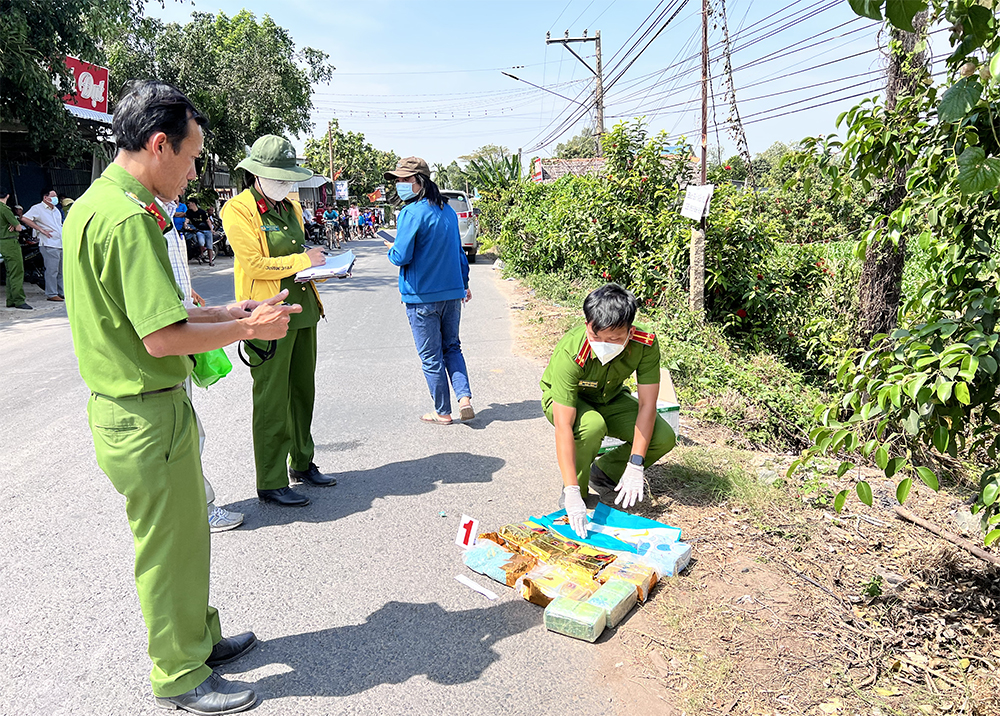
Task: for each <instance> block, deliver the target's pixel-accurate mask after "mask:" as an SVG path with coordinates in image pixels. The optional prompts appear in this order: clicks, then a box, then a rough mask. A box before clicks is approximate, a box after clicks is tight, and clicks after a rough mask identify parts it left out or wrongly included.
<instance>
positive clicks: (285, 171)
mask: <svg viewBox="0 0 1000 716" xmlns="http://www.w3.org/2000/svg"><path fill="white" fill-rule="evenodd" d="M237 167H238V168H239V169H244V170H246V171H247V172H248V174H249V175H250V176H249V178H250V179H251V181H249V182H248V183H249V184H250V187H249V188H248V189H246V190H244V191H242V192H240V193H239V194H237V195H236V196H234V197H233V198H232V199H230V200H229V201H227V202H226V204H225V206H223V207H222V211H221V212H219V213H220V215H221V217H222V225H223V227H224V228H225V231H226V238H227V239H228V240H229V245H230V246H232V247H233V253H234V254H235V255H236V264H235V266H234V267H233V279H234V281H235V284H236V298H237V299H254V300H260V298H261V297H263V296H270V295H273V294H274V293H277V292H278V291H280V290H282V289H284V290H286V291H288V302H289V303H290V304H298V305H299V306H300V307H301V312H300V313H299V314H298V315H296V316H293V317H292V319H291V321H290V322H289V324H288V335H287V336H285V337H284V338H282V339H281V340H280V341H278V342H277V344H276V345H275V346H274V355H273V357H272V358H270V359H268V360H265V361H263V362H261V361H260V360H259V356H254V355H253V354H254V353H255V352H256V351H255V350H254V349H253V348H251V350H250V353H251V356H250V362H251V364H252V366H253V367H252V368H251V373H252V375H253V452H254V461H255V463H256V466H257V497H258V498H259V499H260V500H261V501H262V502H271V503H274V504H277V505H281V506H283V507H303V506H305V505H308V504H309V498H308V497H306V496H305V495H304V494H302V493H300V492H297V491H295V490H293V489H292V488H291V487H290V486H289V480H290V479H291V480H295V481H297V482H304V483H308V484H310V485H314V486H319V487H331V486H333V485H336V484H337V480H336V478H334V477H333V476H331V475H324V474H323V473H321V472H320V471H319V468H318V467H317V466H316V464H315V463H314V462H313V457H314V453H315V450H316V446H315V444H314V442H313V438H312V418H313V404H314V403H315V398H316V324H317V323H319V319H320V317H321V316H322V315H323V304H322V303H321V302H320V300H319V293H318V292H317V291H316V286H315V285H314V284H313V282H312V281H307V282H305V283H296V282H295V274H296V273H298V272H299V271H302V270H303V269H307V268H309V267H310V266H321V265H323V264H324V263H326V259H325V258H324V257H323V250H322V249H321V248H312V249H309V250H308V251H307V250H306V247H305V240H306V235H305V226H304V225H303V223H302V207H301V205H300V204H299V203H298V202H297V201H291V200H289V199H287V198H286V197H287V196H288V193H289V192H290V191H291V189H292V187H293V186H294V185H295V182H297V181H303V180H305V179H308V178H309V177H311V176H312V172H311V171H310V170H309V169H304V168H303V167H299V166H297V165H296V162H295V148H294V147H293V146H292V143H291V142H289V141H288V140H287V139H284V138H283V137H279V136H276V135H265V136H263V137H261V138H259V139H258V140H257V141H255V142H254V143H253V147H251V148H250V156H248V157H247V158H246V159H244V160H243V161H241V162H240V163H239V164H238V165H237ZM251 345H252V346H255V347H256V349H257V351H262V352H263V351H264V350H265V349H266V347H267V346H265V345H263V344H258V343H254V344H251Z"/></svg>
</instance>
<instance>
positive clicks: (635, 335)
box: [632, 331, 656, 346]
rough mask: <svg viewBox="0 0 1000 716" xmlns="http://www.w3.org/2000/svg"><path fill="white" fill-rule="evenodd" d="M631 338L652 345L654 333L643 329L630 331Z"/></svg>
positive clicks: (654, 338)
mask: <svg viewBox="0 0 1000 716" xmlns="http://www.w3.org/2000/svg"><path fill="white" fill-rule="evenodd" d="M632 340H633V341H635V342H636V343H641V344H642V345H644V346H651V345H653V341H655V340H656V334H655V333H646V332H645V331H632Z"/></svg>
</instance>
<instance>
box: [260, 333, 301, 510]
mask: <svg viewBox="0 0 1000 716" xmlns="http://www.w3.org/2000/svg"><path fill="white" fill-rule="evenodd" d="M255 345H259V346H260V347H261V348H264V347H265V346H266V343H265V342H262V341H256V342H255ZM250 373H251V375H252V376H253V456H254V463H255V465H256V467H257V489H258V490H279V489H281V488H282V487H287V486H288V468H289V466H290V467H291V468H292V469H293V470H300V471H305V470H308V469H309V463H310V462H312V459H313V454H314V452H315V450H316V446H315V444H313V439H312V416H313V404H314V403H315V400H316V326H309V327H307V328H296V329H293V330H290V331H288V334H287V335H286V336H285V337H284V338H282V339H281V340H279V341H278V346H277V349H276V351H275V354H274V357H273V358H271V359H270V360H269V361H265V362H264V363H263V364H261V365H259V366H257V367H256V368H251V369H250Z"/></svg>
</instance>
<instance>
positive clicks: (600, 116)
mask: <svg viewBox="0 0 1000 716" xmlns="http://www.w3.org/2000/svg"><path fill="white" fill-rule="evenodd" d="M573 42H593V43H594V49H595V51H596V53H597V63H596V64H597V69H594V68H593V67H591V66H590V64H589V63H588V62H587V61H586V60H585V59H583V58H582V57H580V55H578V54H577V53H576V52H575V51H574V50H573V48H572V47H570V43H573ZM553 43H556V44H559V45H563V46H565V48H566V49H567V50H569V51H570V52H571V53H572V54H573V56H574V57H575V58H576V59H578V60H580V62H582V63H583V66H584V67H586V68H587V69H588V70H590V71H591V72H592V73H593V74H594V80H595V82H596V84H595V86H594V108H595V109H596V110H597V120H596V124H597V131H596V135H597V156H601V155H602V154H603V153H604V152H603V149H602V147H601V137H603V136H604V69H603V67H602V66H601V31H600V30H598V31H597V33H596V34H595V35H594V36H593V37H587V31H586V30H584V31H583V37H570V36H569V30H567V31H566V36H565V37H556V38H553V37H552V36H551V34H550V33H545V44H546V45H551V44H553Z"/></svg>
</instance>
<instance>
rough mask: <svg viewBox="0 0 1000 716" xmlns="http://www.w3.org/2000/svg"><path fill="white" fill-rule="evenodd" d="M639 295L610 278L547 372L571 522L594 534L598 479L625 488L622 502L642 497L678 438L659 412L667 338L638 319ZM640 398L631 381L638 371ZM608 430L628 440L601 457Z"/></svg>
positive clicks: (545, 393) (549, 412) (545, 398)
mask: <svg viewBox="0 0 1000 716" xmlns="http://www.w3.org/2000/svg"><path fill="white" fill-rule="evenodd" d="M636 308H637V306H636V302H635V297H634V296H633V295H632V294H631V293H630V292H629V291H626V290H625V289H624V288H622V287H621V286H619V285H618V284H614V283H609V284H607V285H605V286H602V287H601V288H599V289H597V290H596V291H593V292H591V293H590V295H588V296H587V298H586V299H585V300H584V302H583V313H584V317H585V318H586V324H585V325H583V326H578V327H576V328H573V329H572V330H570V331H569V332H568V333H567V334H566V335H565V336H563V338H562V339H561V340H560V341H559V343H558V345H556V349H555V352H554V353H553V354H552V358H551V359H550V360H549V365H548V367H546V369H545V373H543V374H542V382H541V387H542V410H543V411H544V412H545V417H546V418H548V420H549V422H550V423H552V425H554V426H555V429H556V459H557V460H558V462H559V472H560V473H561V474H562V480H563V494H562V497H561V498H560V507H565V508H566V515H567V516H568V517H569V522H570V526H571V527H572V528H573V530H574V531H575V532H576V533H577V534H578V535H580V537H586V534H587V506H586V503H585V502H584V500H585V499H586V498H587V497H588V496H589V494H588V488H589V486H590V485H594V486H595V487H597V488H599V489H601V490H602V491H604V490H610V489H614V490H615V491H616V492H618V497H617V498H616V499H615V504H616V505H617V504H621V505H622V507H624V508H626V509H627V508H631V507H632V506H633V505H634V504H635V503H636V502H642V499H643V488H644V485H645V478H644V474H643V473H644V469H645V468H646V467H647V466H649V465H652V464H653V463H655V462H656V461H657V460H659V459H660V458H661V457H663V456H664V455H665V454H667V453H668V452H669V451H670V450H672V449H673V447H674V444H675V443H676V437H675V435H674V431H673V428H671V427H670V425H669V424H668V423H667V421H665V420H664V419H663V418H661V417H660V416H659V415H657V413H656V396H657V394H658V393H659V389H660V345H659V343H657V340H656V336H655V335H654V334H652V333H649V332H647V331H643V330H640V329H639V328H638V327H637V326H635V325H633V322H634V321H635V314H636ZM633 373H634V374H635V376H636V382H637V384H638V393H639V397H638V400H636V398H634V397H632V394H631V393H630V392H629V390H628V388H626V387H625V381H626V380H627V379H628V378H629V376H631V375H632V374H633ZM605 435H610V436H612V437H615V438H618V439H619V440H624V441H625V444H624V445H619V446H618V447H616V448H614V449H613V450H609V451H608V452H607V453H605V454H604V455H603V456H602V457H601V458H600V459H599V460H597V462H596V463H595V462H594V459H595V458H596V457H597V453H598V451H599V450H600V449H601V442H602V441H603V440H604V437H605Z"/></svg>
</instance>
